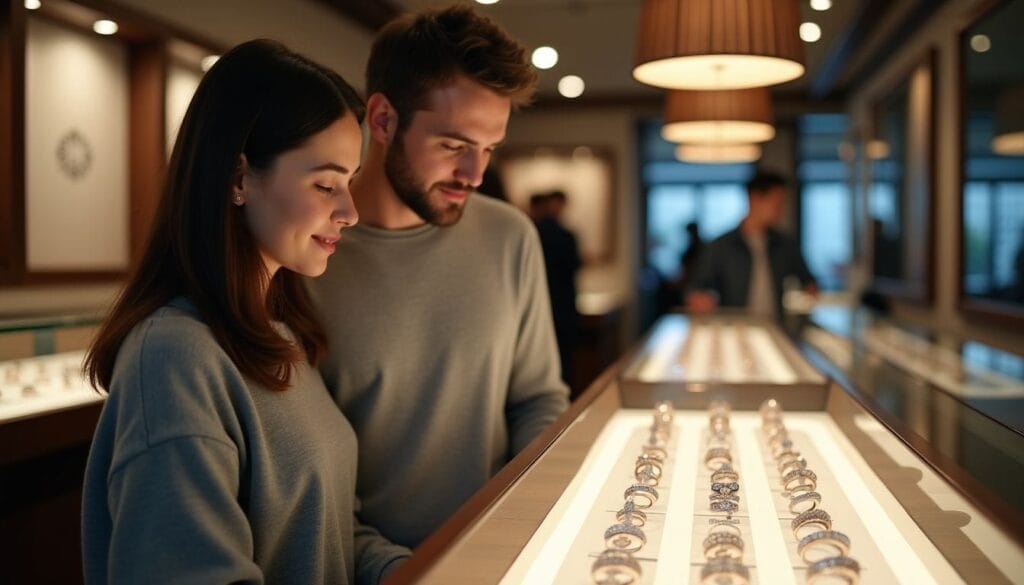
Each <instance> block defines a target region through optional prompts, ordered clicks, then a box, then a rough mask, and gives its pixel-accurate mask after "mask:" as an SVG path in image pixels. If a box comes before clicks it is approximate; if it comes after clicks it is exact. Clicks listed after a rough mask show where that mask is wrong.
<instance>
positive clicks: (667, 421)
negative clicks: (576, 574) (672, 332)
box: [591, 402, 673, 585]
mask: <svg viewBox="0 0 1024 585" xmlns="http://www.w3.org/2000/svg"><path fill="white" fill-rule="evenodd" d="M654 410H655V412H654V422H653V424H652V425H651V428H650V436H649V438H648V440H647V442H646V443H645V444H644V445H643V446H642V447H641V454H640V456H639V457H637V459H636V463H635V465H634V466H633V474H634V476H635V477H636V483H634V484H632V485H630V486H629V487H628V488H626V491H625V492H623V498H624V500H625V502H624V503H623V505H622V509H621V510H619V511H618V512H616V514H615V520H616V524H613V525H612V526H609V527H608V529H607V530H605V532H604V544H605V550H604V552H602V553H601V554H600V555H599V556H598V557H597V559H596V560H595V561H594V563H593V565H591V577H592V578H593V579H594V582H595V583H597V584H599V585H629V584H630V583H634V582H635V581H637V580H638V579H640V575H641V569H640V563H639V562H638V561H637V559H636V557H634V556H633V553H635V552H637V551H639V550H640V549H641V548H643V546H644V545H645V544H647V536H646V535H645V534H644V531H643V530H642V528H643V527H644V526H645V525H646V524H647V514H646V513H645V512H644V509H647V508H650V507H652V506H653V505H654V504H655V503H656V502H657V501H658V490H657V489H656V486H657V485H658V484H659V483H660V482H661V476H662V471H663V469H664V465H665V459H666V458H667V457H668V451H667V446H668V440H669V438H670V437H671V434H672V418H673V412H672V404H671V403H670V402H659V403H658V404H657V405H656V406H655V409H654Z"/></svg>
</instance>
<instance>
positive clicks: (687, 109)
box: [661, 87, 775, 144]
mask: <svg viewBox="0 0 1024 585" xmlns="http://www.w3.org/2000/svg"><path fill="white" fill-rule="evenodd" d="M772 122H773V120H772V98H771V93H770V92H769V91H768V88H765V87H755V88H750V89H730V90H709V91H699V90H683V89H679V90H673V91H670V92H668V97H667V99H666V100H665V125H664V126H662V128H661V135H662V137H663V138H664V139H665V140H668V141H669V142H696V143H701V144H749V143H752V142H766V141H768V140H771V139H772V138H774V137H775V127H774V126H773V125H772Z"/></svg>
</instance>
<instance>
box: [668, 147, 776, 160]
mask: <svg viewBox="0 0 1024 585" xmlns="http://www.w3.org/2000/svg"><path fill="white" fill-rule="evenodd" d="M676 158H677V159H679V160H681V161H683V162H691V163H712V164H724V163H746V162H753V161H755V160H757V159H759V158H761V147H760V146H758V145H756V144H680V145H679V146H677V147H676Z"/></svg>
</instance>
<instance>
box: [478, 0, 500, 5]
mask: <svg viewBox="0 0 1024 585" xmlns="http://www.w3.org/2000/svg"><path fill="white" fill-rule="evenodd" d="M476 3H477V4H497V3H498V0H476Z"/></svg>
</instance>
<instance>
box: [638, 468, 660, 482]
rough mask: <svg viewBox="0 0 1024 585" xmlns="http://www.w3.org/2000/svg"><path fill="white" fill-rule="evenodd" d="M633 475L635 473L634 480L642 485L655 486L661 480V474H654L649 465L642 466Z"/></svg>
mask: <svg viewBox="0 0 1024 585" xmlns="http://www.w3.org/2000/svg"><path fill="white" fill-rule="evenodd" d="M634 475H636V482H637V483H642V484H644V485H649V486H657V485H658V483H659V482H660V481H661V474H660V473H659V474H658V475H655V474H654V473H653V472H652V469H651V468H650V467H644V468H643V469H641V470H640V471H639V472H637V473H635V474H634Z"/></svg>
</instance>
